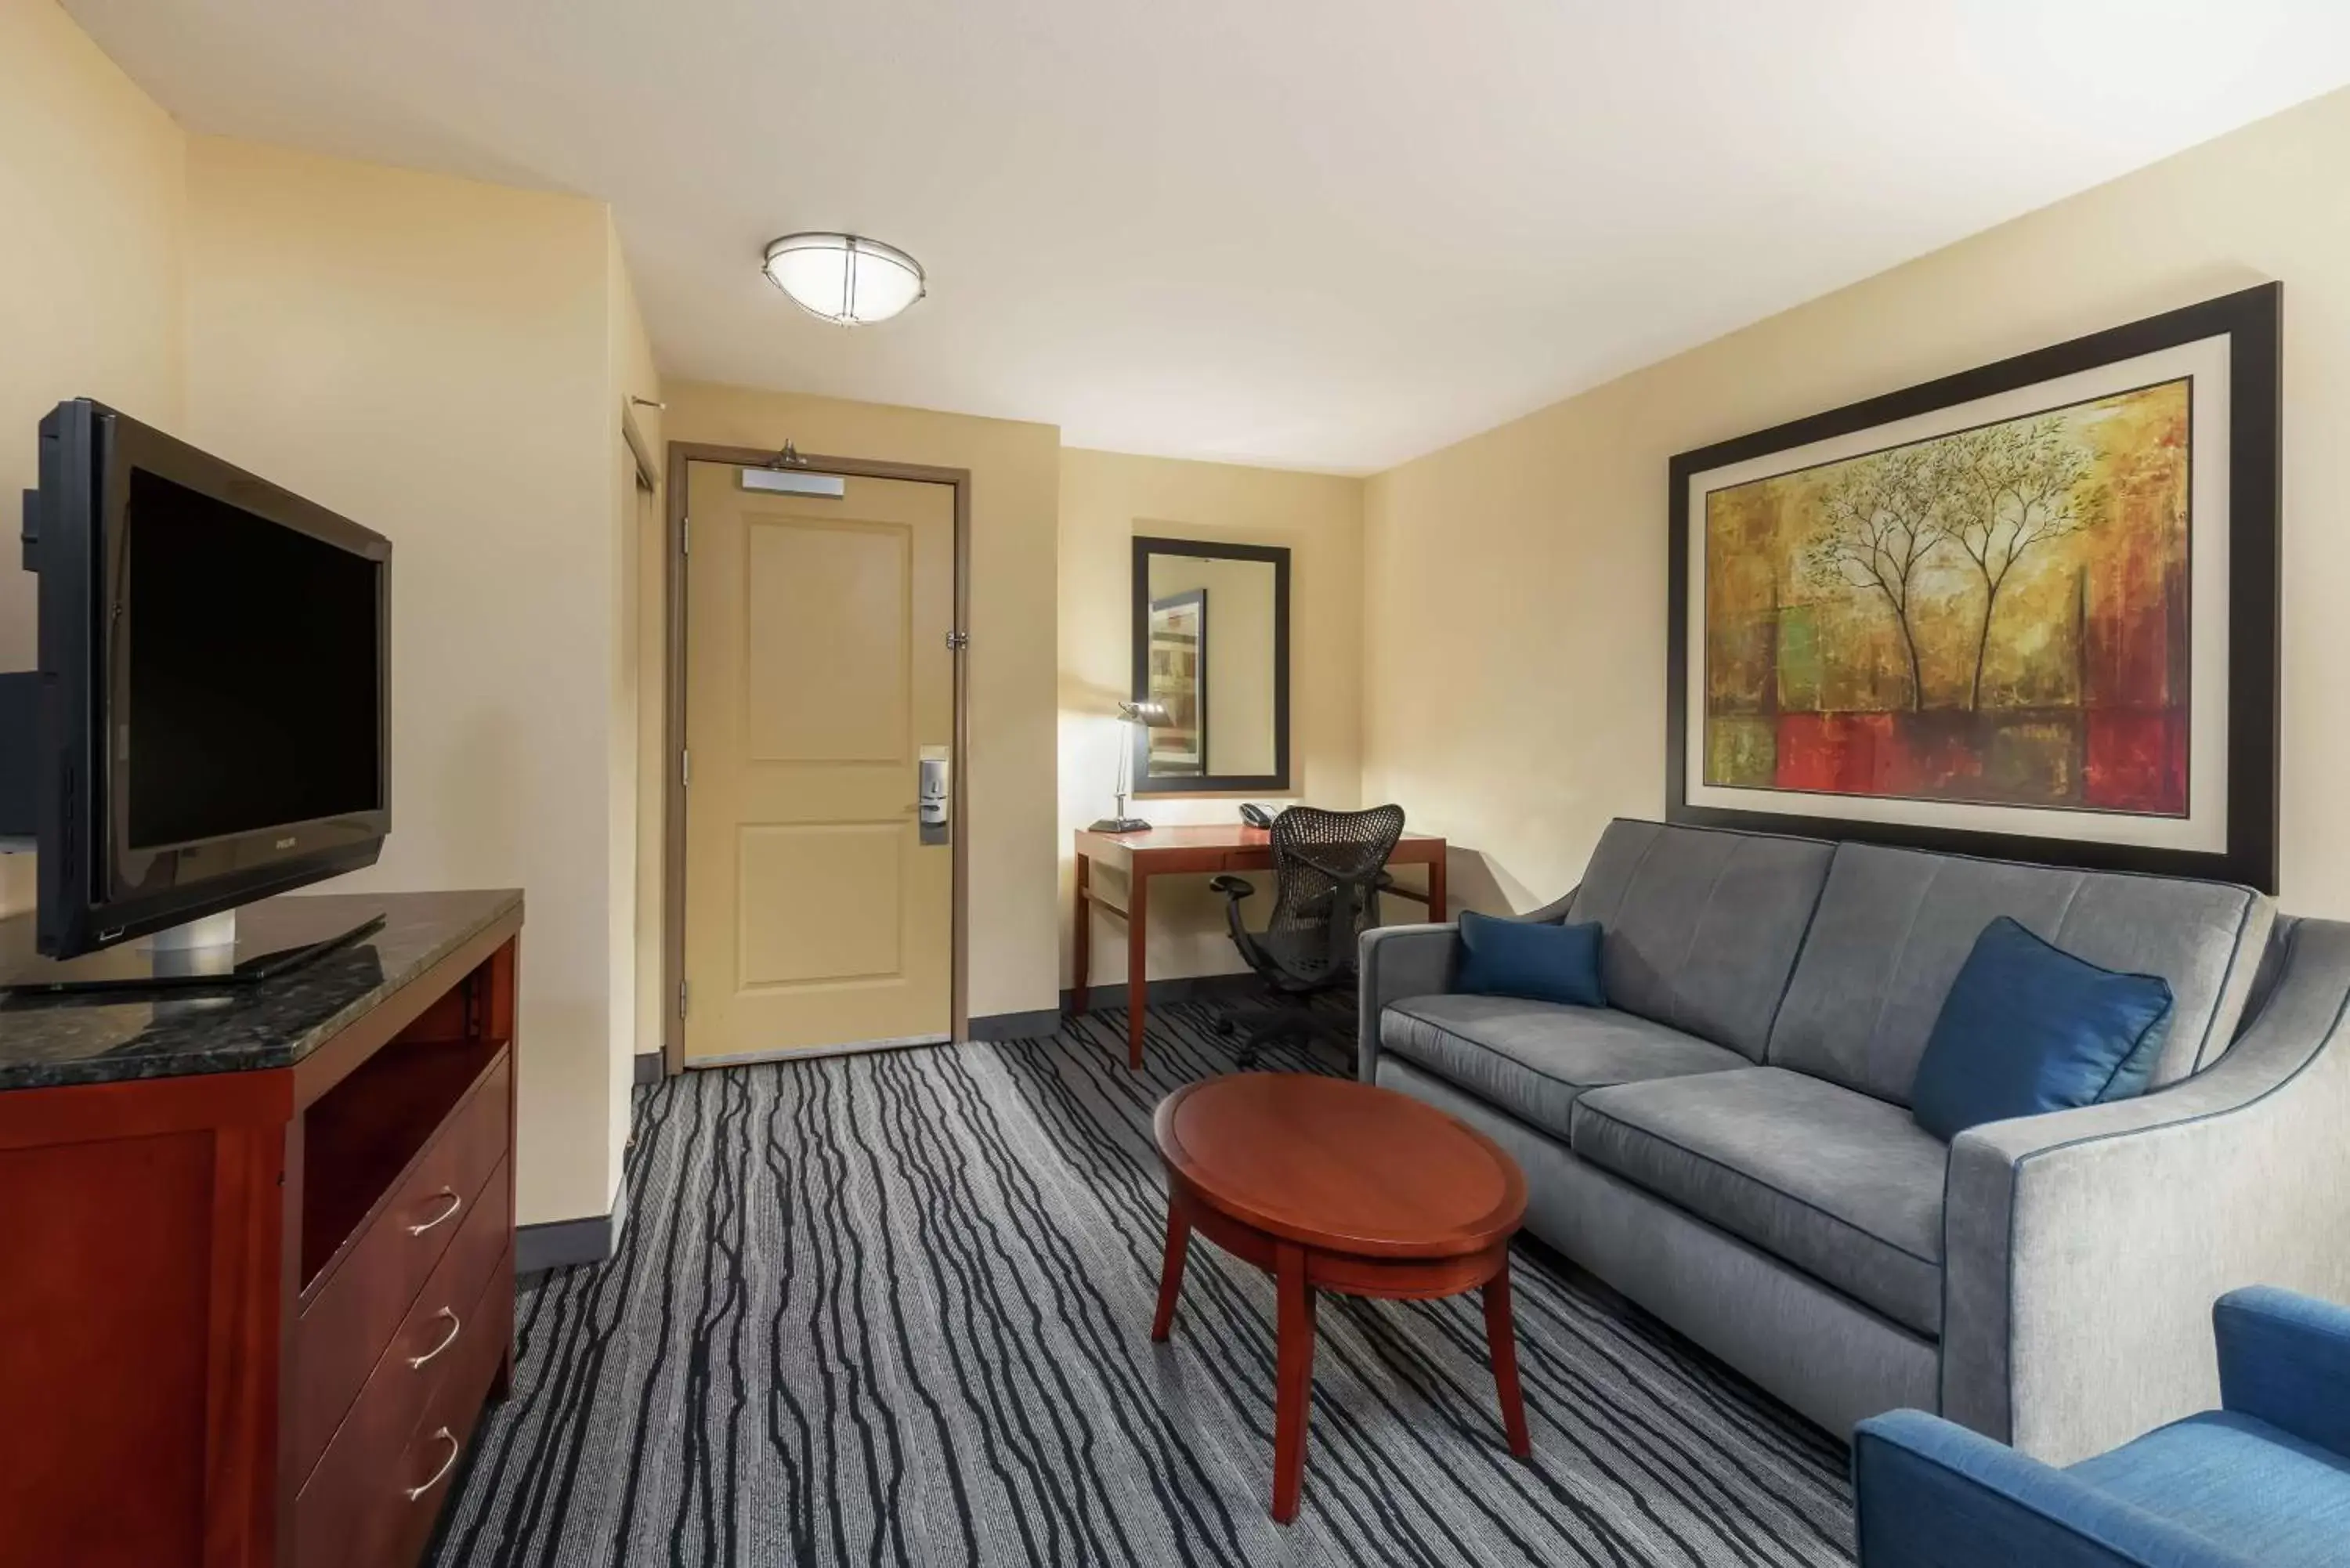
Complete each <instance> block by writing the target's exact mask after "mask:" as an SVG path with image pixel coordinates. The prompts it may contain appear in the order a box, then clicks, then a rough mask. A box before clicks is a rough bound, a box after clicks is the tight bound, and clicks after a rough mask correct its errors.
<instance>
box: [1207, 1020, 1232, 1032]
mask: <svg viewBox="0 0 2350 1568" xmlns="http://www.w3.org/2000/svg"><path fill="white" fill-rule="evenodd" d="M1208 1027H1209V1028H1211V1029H1212V1030H1214V1031H1215V1032H1216V1033H1219V1034H1230V1033H1232V1020H1231V1019H1229V1018H1219V1019H1216V1020H1215V1021H1213V1022H1212V1023H1210V1024H1209V1025H1208Z"/></svg>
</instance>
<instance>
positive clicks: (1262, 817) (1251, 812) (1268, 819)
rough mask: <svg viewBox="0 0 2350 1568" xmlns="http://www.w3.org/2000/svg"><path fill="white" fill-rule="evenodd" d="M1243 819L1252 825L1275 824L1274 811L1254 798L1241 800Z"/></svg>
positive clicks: (1268, 825)
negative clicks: (1265, 807)
mask: <svg viewBox="0 0 2350 1568" xmlns="http://www.w3.org/2000/svg"><path fill="white" fill-rule="evenodd" d="M1241 820H1242V821H1243V822H1244V823H1246V824H1248V826H1251V827H1263V828H1270V827H1271V826H1273V813H1271V812H1269V811H1267V810H1265V809H1264V807H1263V806H1261V805H1257V804H1256V802H1254V801H1253V800H1244V801H1243V802H1241Z"/></svg>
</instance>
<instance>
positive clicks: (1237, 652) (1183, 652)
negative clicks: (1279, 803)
mask: <svg viewBox="0 0 2350 1568" xmlns="http://www.w3.org/2000/svg"><path fill="white" fill-rule="evenodd" d="M1135 546H1136V549H1135V570H1136V575H1137V579H1138V580H1137V585H1136V586H1137V587H1138V589H1139V592H1138V593H1137V594H1136V598H1137V601H1138V603H1137V605H1136V609H1137V612H1138V614H1137V623H1138V624H1137V625H1136V627H1135V628H1134V630H1135V637H1136V639H1137V642H1138V645H1139V651H1140V652H1141V654H1142V656H1143V657H1142V659H1140V660H1139V661H1138V662H1139V665H1140V668H1139V670H1138V671H1137V685H1136V691H1135V698H1136V700H1137V701H1152V702H1157V703H1159V704H1161V705H1162V706H1163V707H1164V708H1165V709H1166V711H1167V716H1168V722H1167V723H1166V724H1164V725H1162V726H1158V727H1153V728H1148V729H1139V730H1138V732H1137V743H1138V745H1139V746H1140V747H1141V748H1143V749H1142V753H1141V757H1140V764H1141V765H1140V766H1139V767H1138V768H1137V770H1136V788H1137V790H1138V791H1139V792H1145V793H1148V792H1157V793H1167V792H1170V791H1179V790H1184V789H1191V790H1214V789H1233V788H1256V789H1266V788H1279V789H1285V788H1287V787H1288V782H1287V774H1288V744H1287V740H1288V737H1287V733H1286V731H1287V718H1288V715H1287V712H1286V708H1287V701H1288V691H1287V686H1288V682H1287V680H1286V679H1285V669H1284V665H1285V656H1286V650H1287V646H1288V629H1289V628H1288V617H1289V605H1288V589H1289V559H1288V556H1289V552H1288V551H1286V550H1282V549H1274V548H1268V547H1263V546H1257V545H1211V544H1207V543H1204V542H1195V541H1191V540H1180V539H1137V540H1136V541H1135Z"/></svg>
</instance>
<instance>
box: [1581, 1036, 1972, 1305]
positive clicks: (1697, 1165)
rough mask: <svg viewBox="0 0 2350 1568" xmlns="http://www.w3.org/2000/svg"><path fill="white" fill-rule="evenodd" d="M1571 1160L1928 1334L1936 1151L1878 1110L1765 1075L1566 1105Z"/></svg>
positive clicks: (1931, 1141)
mask: <svg viewBox="0 0 2350 1568" xmlns="http://www.w3.org/2000/svg"><path fill="white" fill-rule="evenodd" d="M1572 1127H1573V1133H1572V1137H1571V1139H1570V1144H1571V1147H1573V1148H1574V1150H1575V1153H1576V1154H1577V1155H1578V1156H1580V1157H1581V1158H1585V1159H1586V1160H1589V1161H1590V1162H1591V1163H1592V1164H1594V1165H1596V1166H1598V1167H1600V1168H1602V1169H1605V1170H1609V1171H1613V1172H1614V1173H1615V1174H1617V1176H1620V1177H1622V1178H1623V1179H1625V1180H1627V1181H1629V1182H1631V1183H1633V1184H1634V1185H1635V1186H1638V1187H1641V1188H1645V1189H1648V1191H1650V1192H1653V1193H1655V1194H1656V1195H1657V1196H1658V1197H1659V1198H1662V1199H1667V1200H1668V1201H1669V1202H1672V1203H1675V1204H1678V1205H1679V1207H1681V1208H1683V1209H1685V1210H1689V1211H1690V1213H1691V1214H1694V1215H1696V1216H1697V1217H1698V1218H1699V1219H1700V1220H1708V1221H1710V1222H1711V1223H1712V1224H1714V1225H1717V1226H1719V1227H1721V1229H1722V1230H1724V1231H1729V1232H1730V1233H1731V1235H1733V1236H1736V1237H1739V1238H1740V1239H1741V1240H1742V1241H1749V1242H1752V1244H1753V1245H1755V1246H1757V1247H1760V1248H1761V1249H1762V1250H1763V1251H1766V1252H1768V1253H1770V1254H1772V1255H1773V1257H1775V1258H1778V1259H1779V1260H1781V1261H1782V1262H1785V1263H1787V1264H1789V1265H1791V1266H1792V1267H1794V1268H1796V1269H1799V1270H1801V1271H1802V1272H1804V1273H1807V1274H1809V1275H1811V1276H1812V1277H1813V1278H1814V1279H1815V1280H1818V1281H1819V1282H1821V1283H1823V1284H1825V1285H1827V1286H1829V1287H1830V1288H1832V1289H1835V1290H1838V1291H1842V1292H1843V1293H1845V1294H1846V1295H1848V1296H1850V1297H1852V1298H1853V1299H1854V1300H1856V1301H1857V1302H1860V1303H1863V1304H1864V1305H1866V1306H1870V1307H1874V1308H1875V1309H1877V1311H1878V1312H1881V1313H1883V1314H1885V1315H1886V1316H1887V1317H1889V1318H1891V1319H1892V1320H1893V1321H1894V1322H1896V1323H1898V1324H1902V1325H1904V1326H1905V1327H1908V1328H1911V1329H1915V1330H1916V1331H1917V1332H1918V1333H1919V1334H1929V1335H1939V1334H1940V1333H1941V1327H1942V1174H1943V1169H1944V1167H1945V1165H1946V1164H1947V1155H1948V1150H1947V1149H1946V1148H1945V1147H1944V1146H1943V1145H1942V1143H1941V1141H1940V1140H1939V1139H1938V1138H1936V1137H1934V1136H1933V1135H1932V1134H1931V1133H1929V1132H1927V1131H1926V1130H1925V1129H1923V1128H1922V1127H1918V1125H1917V1124H1916V1123H1915V1122H1913V1121H1911V1120H1910V1119H1909V1116H1908V1112H1906V1111H1904V1110H1902V1109H1901V1108H1900V1107H1898V1106H1889V1105H1887V1104H1886V1103H1885V1102H1884V1101H1882V1100H1877V1099H1872V1098H1870V1097H1869V1096H1866V1095H1862V1094H1857V1093H1856V1092H1854V1091H1853V1090H1850V1089H1844V1088H1839V1087H1837V1086H1836V1085H1834V1084H1829V1083H1825V1082H1823V1081H1821V1080H1820V1079H1817V1078H1808V1077H1805V1076H1804V1075H1802V1074H1800V1073H1790V1072H1786V1071H1784V1070H1783V1069H1781V1068H1777V1067H1745V1068H1742V1069H1740V1070H1738V1071H1736V1072H1731V1073H1709V1074H1706V1075H1703V1076H1701V1077H1694V1078H1676V1079H1673V1080H1671V1081H1669V1082H1666V1083H1649V1084H1625V1085H1621V1086H1619V1087H1617V1088H1613V1089H1600V1090H1596V1091H1594V1092H1593V1093H1591V1094H1588V1095H1586V1096H1583V1097H1582V1098H1581V1099H1580V1100H1579V1101H1577V1102H1576V1104H1575V1114H1574V1117H1573V1123H1572Z"/></svg>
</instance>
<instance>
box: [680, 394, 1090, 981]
mask: <svg viewBox="0 0 2350 1568" xmlns="http://www.w3.org/2000/svg"><path fill="white" fill-rule="evenodd" d="M667 396H668V399H669V405H670V406H669V415H668V419H667V421H666V423H665V426H664V429H665V430H666V431H667V434H668V439H670V440H671V441H693V442H698V443H702V444H705V445H717V446H738V447H758V448H762V449H764V450H768V451H773V450H775V449H778V448H780V447H781V446H782V445H783V444H784V442H785V441H786V440H788V441H791V442H792V443H793V444H794V445H795V446H796V447H797V448H798V449H799V450H800V451H802V452H821V453H825V454H827V455H830V456H836V457H858V458H868V459H873V460H879V461H886V462H919V463H931V464H935V465H937V466H939V467H943V468H966V469H969V470H970V471H971V473H972V492H971V507H972V514H971V535H972V536H971V624H970V627H969V630H970V632H971V715H970V717H971V736H972V742H971V756H970V757H969V759H968V760H967V762H966V764H965V765H966V767H967V768H968V770H969V774H970V776H969V777H968V778H967V779H966V780H965V785H966V789H967V792H968V813H969V820H968V821H966V822H965V823H964V824H963V825H962V831H963V832H964V833H965V834H966V835H967V836H968V842H969V844H970V865H971V888H970V912H971V967H970V979H971V992H970V997H971V1012H972V1016H973V1017H975V1018H976V1017H985V1016H987V1015H989V1014H991V1013H1000V1012H1033V1011H1035V1010H1038V1009H1042V1008H1047V1007H1051V1006H1053V1005H1054V1004H1055V1000H1056V999H1055V992H1054V974H1055V969H1054V958H1053V953H1052V951H1051V950H1050V943H1051V940H1052V933H1053V909H1052V903H1053V877H1052V871H1051V867H1052V864H1053V833H1054V822H1053V800H1054V753H1053V669H1054V647H1053V629H1052V628H1053V624H1054V588H1055V575H1054V551H1055V520H1056V517H1057V506H1058V495H1059V485H1060V436H1059V432H1058V431H1055V429H1054V428H1053V427H1052V426H1051V425H1038V424H1024V423H1019V422H1015V421H1010V420H983V419H972V418H970V417H968V416H965V415H962V414H941V413H931V412H929V411H927V410H920V409H905V408H896V407H890V406H888V405H884V404H879V403H858V402H848V401H844V400H838V399H833V398H813V397H802V396H798V395H796V394H793V393H785V392H763V391H754V390H752V389H747V388H742V387H716V386H708V385H702V384H699V383H694V382H676V383H671V385H670V387H669V389H668V392H667Z"/></svg>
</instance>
